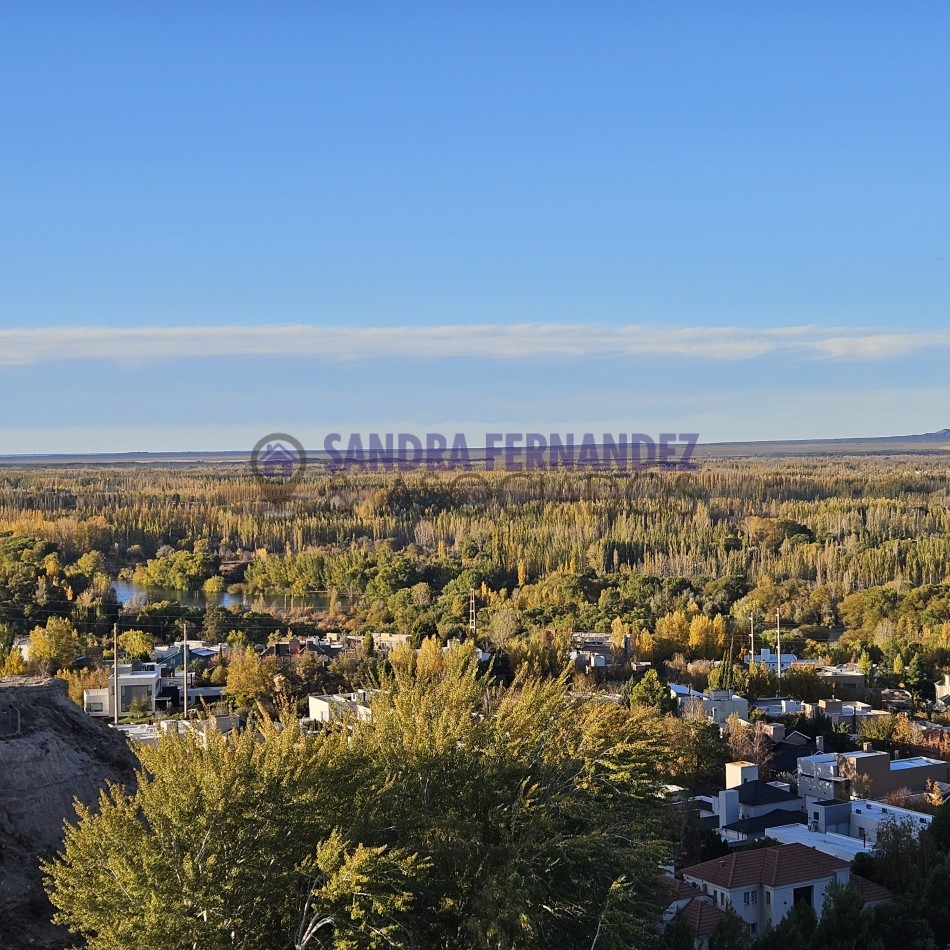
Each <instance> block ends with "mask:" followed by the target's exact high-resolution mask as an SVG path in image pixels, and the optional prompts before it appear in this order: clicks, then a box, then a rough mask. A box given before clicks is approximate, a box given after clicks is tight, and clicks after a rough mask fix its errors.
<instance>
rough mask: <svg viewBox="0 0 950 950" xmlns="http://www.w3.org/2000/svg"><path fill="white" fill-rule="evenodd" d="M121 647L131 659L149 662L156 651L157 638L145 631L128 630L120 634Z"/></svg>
mask: <svg viewBox="0 0 950 950" xmlns="http://www.w3.org/2000/svg"><path fill="white" fill-rule="evenodd" d="M119 647H120V648H121V649H122V650H124V651H125V654H126V656H128V657H129V658H130V659H136V660H147V659H148V658H149V657H150V656H151V655H152V650H153V649H155V637H153V636H152V635H151V634H150V633H146V632H145V631H144V630H126V631H125V632H124V633H120V634H119Z"/></svg>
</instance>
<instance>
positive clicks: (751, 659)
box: [749, 614, 755, 667]
mask: <svg viewBox="0 0 950 950" xmlns="http://www.w3.org/2000/svg"><path fill="white" fill-rule="evenodd" d="M753 663H755V614H749V666H750V667H751V666H752V664H753Z"/></svg>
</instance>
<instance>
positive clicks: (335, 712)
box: [307, 689, 378, 722]
mask: <svg viewBox="0 0 950 950" xmlns="http://www.w3.org/2000/svg"><path fill="white" fill-rule="evenodd" d="M377 692H378V690H365V689H358V690H357V691H356V692H355V693H324V694H323V695H321V696H309V697H308V698H307V701H308V705H309V707H310V719H311V720H313V721H314V722H335V721H337V720H340V719H345V718H346V717H347V716H356V718H357V719H360V720H361V721H363V722H369V721H370V720H371V719H372V718H373V711H372V709H371V708H370V705H369V703H370V700H371V699H372V697H373V696H374V695H375V694H376V693H377Z"/></svg>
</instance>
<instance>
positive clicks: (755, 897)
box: [752, 891, 759, 904]
mask: <svg viewBox="0 0 950 950" xmlns="http://www.w3.org/2000/svg"><path fill="white" fill-rule="evenodd" d="M758 899H759V892H758V891H753V892H752V903H753V904H755V903H757V902H758Z"/></svg>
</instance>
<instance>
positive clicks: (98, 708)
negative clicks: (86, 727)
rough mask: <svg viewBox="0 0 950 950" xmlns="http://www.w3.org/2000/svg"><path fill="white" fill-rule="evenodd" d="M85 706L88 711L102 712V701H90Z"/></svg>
mask: <svg viewBox="0 0 950 950" xmlns="http://www.w3.org/2000/svg"><path fill="white" fill-rule="evenodd" d="M87 708H88V709H89V712H102V703H90V704H89V706H88V707H87Z"/></svg>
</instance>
